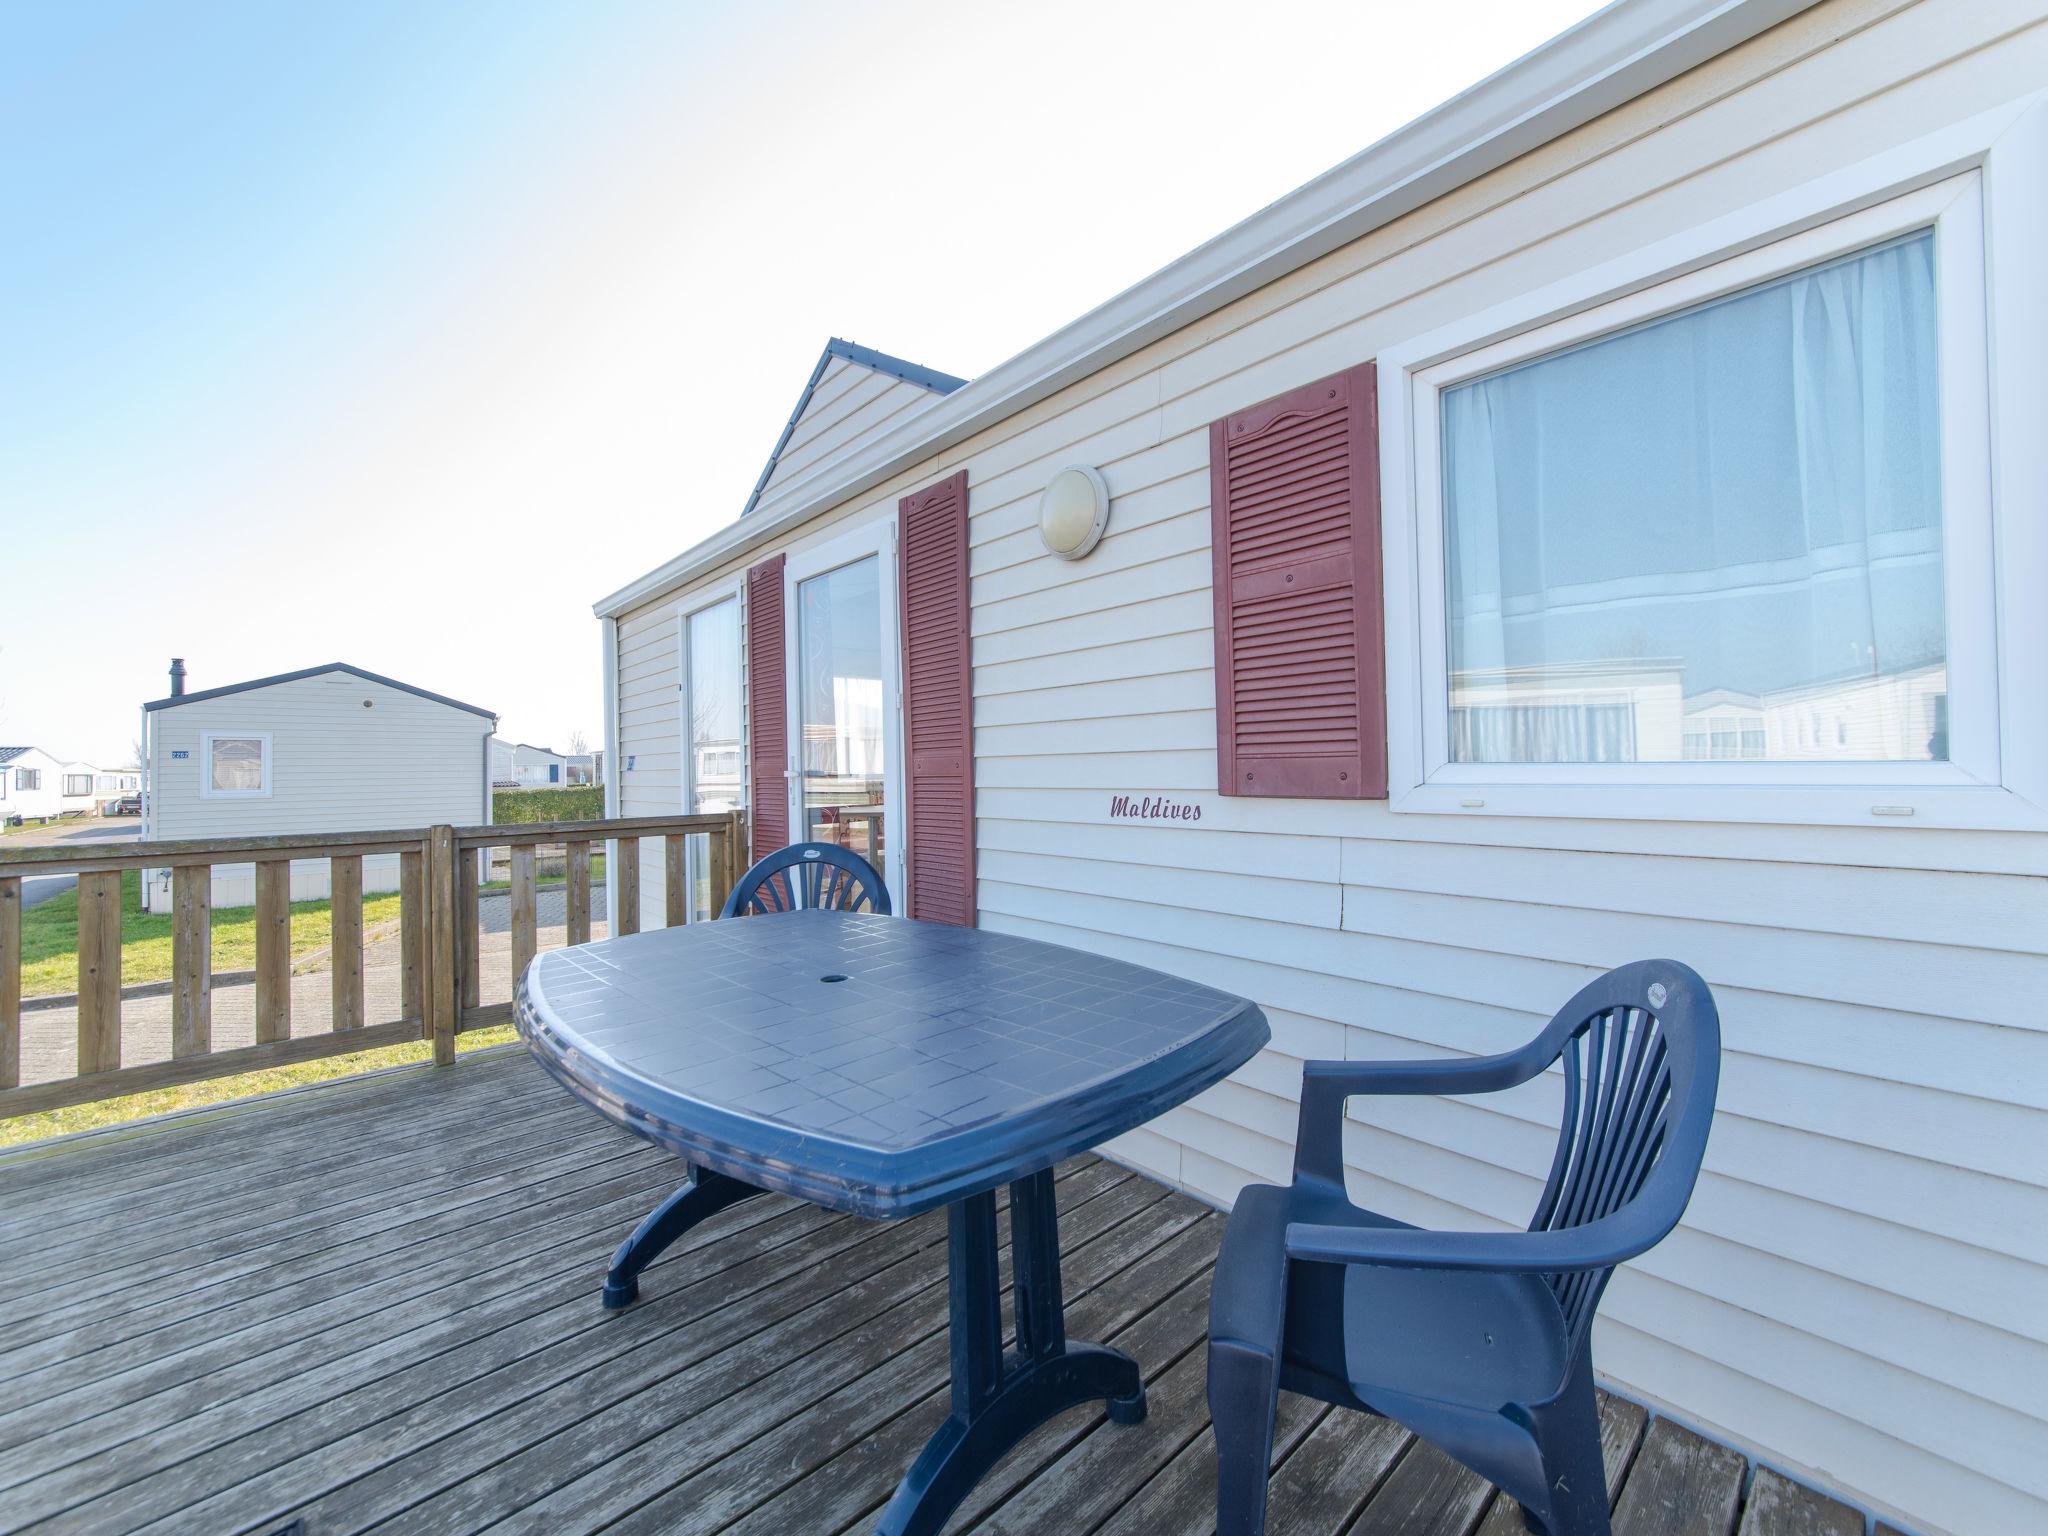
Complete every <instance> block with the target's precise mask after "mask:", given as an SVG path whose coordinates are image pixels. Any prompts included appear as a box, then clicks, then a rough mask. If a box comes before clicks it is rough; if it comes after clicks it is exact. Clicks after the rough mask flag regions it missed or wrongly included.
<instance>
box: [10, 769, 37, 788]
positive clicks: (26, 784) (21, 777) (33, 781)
mask: <svg viewBox="0 0 2048 1536" xmlns="http://www.w3.org/2000/svg"><path fill="white" fill-rule="evenodd" d="M14 787H15V788H16V789H41V788H42V787H43V770H42V769H40V768H17V769H15V770H14Z"/></svg>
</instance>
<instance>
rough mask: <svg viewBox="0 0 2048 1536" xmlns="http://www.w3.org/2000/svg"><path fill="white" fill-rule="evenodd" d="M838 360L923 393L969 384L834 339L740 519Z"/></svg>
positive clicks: (757, 497) (754, 502)
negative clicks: (822, 381) (916, 388)
mask: <svg viewBox="0 0 2048 1536" xmlns="http://www.w3.org/2000/svg"><path fill="white" fill-rule="evenodd" d="M834 358H840V359H843V360H844V361H846V362H849V363H852V364H853V365H854V366H855V367H857V368H865V369H867V370H868V371H869V372H870V373H879V374H881V375H883V376H884V377H885V378H892V379H901V380H902V381H903V382H904V383H906V384H915V385H916V386H917V387H918V388H919V389H928V390H930V391H931V392H932V393H933V394H934V395H950V394H951V393H953V391H954V390H956V389H958V388H959V387H960V386H961V385H963V384H965V383H966V382H967V381H966V380H965V379H956V378H955V377H953V375H952V374H950V373H940V372H939V371H938V370H937V369H936V368H925V367H921V366H920V365H919V364H917V363H911V362H905V361H904V360H903V359H902V358H900V357H891V356H890V355H889V354H888V353H886V352H877V351H876V350H875V349H874V348H873V347H862V346H856V345H855V344H854V343H853V342H850V341H844V340H842V339H840V338H839V337H837V336H834V337H833V338H832V339H831V340H830V341H828V342H826V343H825V350H824V351H823V352H821V353H819V354H818V366H817V367H815V368H813V369H812V370H811V376H810V379H809V380H808V381H807V382H806V383H805V384H804V392H803V393H802V394H800V395H798V396H797V399H796V409H795V410H793V411H791V412H790V413H789V420H788V421H787V422H785V423H784V424H783V428H782V435H781V436H780V437H778V438H776V439H775V451H774V452H772V453H770V454H769V455H768V462H767V463H766V464H764V465H762V466H761V478H760V479H758V480H756V481H755V482H754V489H753V492H752V494H750V495H749V496H748V497H747V504H746V505H745V506H744V507H742V508H740V516H741V517H745V516H746V515H747V514H748V513H749V512H751V511H753V510H754V508H755V506H756V505H757V504H758V503H759V502H760V500H761V493H762V492H763V491H765V490H766V489H767V488H768V482H769V481H770V480H772V479H774V478H775V466H776V465H777V464H778V463H780V462H781V459H782V451H783V449H785V448H787V447H788V446H789V439H790V436H791V434H792V433H794V432H795V431H796V424H797V423H798V422H800V421H802V420H803V418H804V412H805V411H807V410H809V409H810V406H811V396H813V395H815V394H816V393H817V392H818V384H819V382H820V381H821V380H822V379H823V378H824V377H825V370H826V369H828V368H830V367H831V366H832V360H833V359H834Z"/></svg>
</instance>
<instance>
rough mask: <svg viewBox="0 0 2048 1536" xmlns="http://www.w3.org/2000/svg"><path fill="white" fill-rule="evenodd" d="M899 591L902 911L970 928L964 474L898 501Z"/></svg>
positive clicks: (970, 691)
mask: <svg viewBox="0 0 2048 1536" xmlns="http://www.w3.org/2000/svg"><path fill="white" fill-rule="evenodd" d="M897 511H898V513H899V514H900V523H899V526H898V530H897V540H896V543H897V573H898V576H899V578H900V580H901V582H902V589H903V610H902V611H903V736H904V747H905V749H906V750H905V756H906V757H907V759H908V767H909V770H910V771H909V772H908V773H906V774H905V775H904V776H903V802H904V803H903V851H904V856H905V869H906V874H905V876H904V884H905V892H904V894H905V897H906V898H907V899H906V900H905V901H904V904H903V908H904V915H905V916H908V917H921V918H924V919H925V920H926V921H928V922H936V923H957V924H958V925H960V926H961V927H963V928H972V927H973V926H974V671H973V658H972V654H971V652H970V650H969V645H968V634H967V471H965V470H962V471H961V472H960V473H959V474H957V475H954V476H952V477H951V478H949V479H946V480H942V481H940V482H939V483H938V484H937V485H934V486H929V487H927V488H926V489H924V490H922V491H919V492H917V493H916V494H914V495H910V496H906V497H904V498H903V499H902V501H900V502H898V503H897Z"/></svg>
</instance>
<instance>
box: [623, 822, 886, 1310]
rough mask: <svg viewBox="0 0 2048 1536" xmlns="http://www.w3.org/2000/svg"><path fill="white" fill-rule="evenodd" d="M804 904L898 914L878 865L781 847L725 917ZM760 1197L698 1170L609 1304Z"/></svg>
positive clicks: (643, 1231) (823, 850)
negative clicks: (730, 1212)
mask: <svg viewBox="0 0 2048 1536" xmlns="http://www.w3.org/2000/svg"><path fill="white" fill-rule="evenodd" d="M802 907H808V908H813V909H819V908H825V909H832V908H837V909H842V910H845V911H850V912H858V911H863V910H865V911H869V912H878V913H880V914H881V915H882V916H884V917H888V916H890V915H891V914H890V911H889V888H888V887H887V886H885V885H883V884H882V877H881V876H880V875H878V874H876V873H875V866H874V865H872V864H870V863H869V862H868V861H867V860H866V859H864V858H862V857H861V856H860V855H859V854H857V853H848V852H847V851H846V850H845V849H844V848H834V847H833V846H832V845H831V844H829V843H796V844H794V845H792V846H790V847H788V848H778V849H776V850H775V852H773V853H771V854H769V855H768V856H767V857H766V858H765V859H762V860H761V861H760V862H759V863H758V864H756V865H755V866H754V867H753V868H752V869H750V870H748V871H747V872H746V873H745V874H744V875H742V876H740V879H739V884H737V885H735V886H734V887H733V889H732V895H730V896H728V897H727V898H726V902H725V907H724V909H723V910H722V911H721V912H720V913H719V914H718V915H719V916H720V917H721V918H726V917H740V916H747V915H751V914H753V913H756V912H789V911H793V910H796V909H798V908H802ZM760 1193H761V1191H760V1190H759V1189H756V1188H755V1187H754V1186H753V1185H751V1184H748V1183H746V1182H745V1181H743V1180H740V1179H735V1178H731V1177H729V1176H727V1175H725V1174H722V1173H718V1172H715V1171H714V1170H712V1169H709V1168H699V1167H696V1166H694V1165H693V1166H692V1167H691V1169H690V1176H689V1178H688V1179H687V1180H686V1181H685V1182H684V1184H683V1187H682V1188H681V1189H678V1190H677V1191H676V1192H675V1193H674V1194H672V1195H670V1196H669V1197H668V1198H667V1199H666V1200H664V1201H662V1202H661V1204H660V1205H657V1206H656V1207H655V1208H654V1209H653V1210H651V1211H649V1212H648V1213H647V1215H646V1217H645V1219H643V1220H642V1221H641V1223H640V1225H639V1226H637V1227H635V1228H634V1229H633V1232H632V1235H631V1236H629V1237H628V1238H627V1239H626V1240H625V1241H624V1242H623V1243H621V1244H619V1248H618V1252H616V1253H614V1254H613V1255H612V1262H611V1267H610V1268H609V1269H607V1270H606V1271H605V1277H604V1304H605V1306H606V1307H610V1308H616V1307H623V1306H626V1305H627V1304H628V1303H630V1302H632V1301H633V1300H634V1299H635V1298H637V1297H638V1296H639V1294H640V1272H641V1271H642V1270H644V1269H645V1268H647V1266H648V1265H650V1264H652V1263H653V1262H654V1261H655V1260H656V1259H657V1258H659V1257H660V1256H661V1254H662V1251H663V1250H664V1249H666V1248H667V1247H668V1246H669V1245H670V1244H671V1243H673V1242H674V1241H675V1240H676V1239H677V1238H679V1237H681V1236H682V1235H683V1234H684V1233H685V1232H687V1231H689V1230H690V1228H692V1227H694V1226H695V1225H696V1224H697V1223H698V1222H700V1221H702V1220H704V1218H705V1217H707V1216H710V1215H713V1214H714V1213H716V1212H718V1211H722V1210H724V1209H725V1208H726V1207H727V1206H729V1205H737V1204H738V1203H739V1202H740V1201H742V1200H750V1199H752V1198H753V1197H754V1196H755V1195H758V1194H760Z"/></svg>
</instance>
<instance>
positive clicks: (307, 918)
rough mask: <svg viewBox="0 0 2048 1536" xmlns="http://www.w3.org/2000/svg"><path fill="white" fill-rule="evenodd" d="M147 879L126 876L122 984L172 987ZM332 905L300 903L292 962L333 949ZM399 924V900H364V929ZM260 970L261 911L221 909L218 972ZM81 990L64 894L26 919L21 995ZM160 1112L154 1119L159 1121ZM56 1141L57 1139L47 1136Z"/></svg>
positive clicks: (163, 927)
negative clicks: (146, 897) (147, 907)
mask: <svg viewBox="0 0 2048 1536" xmlns="http://www.w3.org/2000/svg"><path fill="white" fill-rule="evenodd" d="M140 882H141V877H140V876H139V875H138V874H137V873H136V872H135V871H133V870H130V871H129V872H128V873H126V874H124V875H122V876H121V982H122V985H124V986H127V985H132V984H133V983H135V982H141V981H169V980H170V979H171V914H170V913H168V912H145V911H143V910H142V886H141V883H140ZM327 906H328V904H327V903H326V902H325V901H295V902H293V903H292V958H293V959H294V960H296V959H298V958H299V957H300V956H302V955H306V954H310V953H311V952H312V951H314V950H316V949H324V948H326V947H327V942H328V935H329V924H328V916H327ZM397 916H398V892H396V891H386V892H380V893H378V894H376V895H370V896H365V897H364V898H363V926H364V927H365V928H371V927H374V926H375V925H377V924H378V923H382V922H385V921H388V920H389V919H392V918H395V917H397ZM255 964H256V909H255V908H254V907H220V908H217V909H216V910H215V911H214V914H213V969H214V971H215V973H216V974H218V973H220V972H224V971H246V970H251V969H253V968H254V967H255ZM77 989H78V890H77V888H76V887H75V886H74V887H73V888H72V889H71V890H68V891H63V892H61V893H59V894H58V895H55V896H52V897H51V898H50V899H49V900H48V901H45V902H43V903H41V904H40V905H38V906H33V907H30V908H29V909H28V910H27V911H26V912H24V913H22V914H21V992H22V996H24V997H41V996H45V995H47V994H49V993H53V992H74V991H76V990H77ZM155 1112H156V1111H153V1110H152V1111H148V1113H152V1114H153V1113H155ZM45 1134H49V1133H45Z"/></svg>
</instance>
